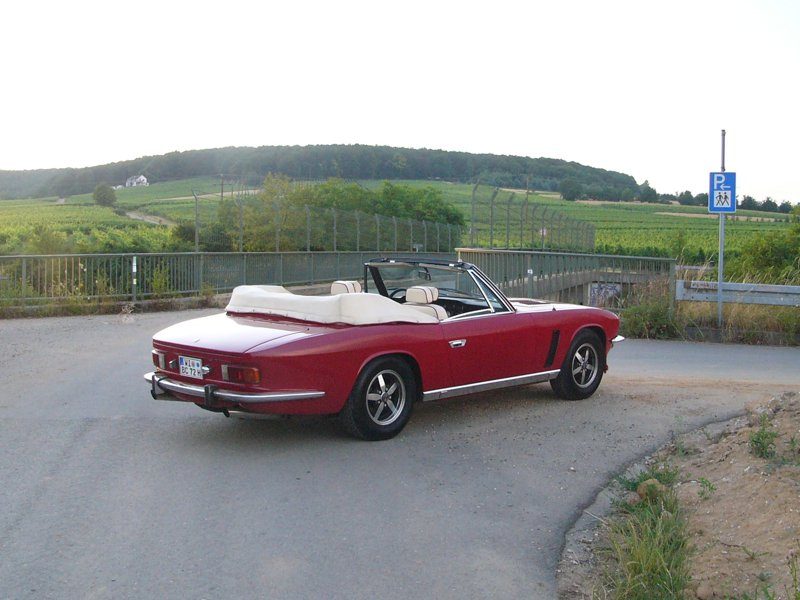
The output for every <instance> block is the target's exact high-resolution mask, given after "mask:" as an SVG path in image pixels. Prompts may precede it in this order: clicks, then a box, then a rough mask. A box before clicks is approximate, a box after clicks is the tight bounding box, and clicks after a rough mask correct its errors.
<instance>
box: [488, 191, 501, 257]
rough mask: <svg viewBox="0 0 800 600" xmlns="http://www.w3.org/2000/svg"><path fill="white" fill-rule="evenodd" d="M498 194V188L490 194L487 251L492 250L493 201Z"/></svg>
mask: <svg viewBox="0 0 800 600" xmlns="http://www.w3.org/2000/svg"><path fill="white" fill-rule="evenodd" d="M499 192H500V188H499V187H496V188H494V191H493V192H492V199H491V200H489V249H490V250H491V249H492V248H494V199H495V198H497V194H498V193H499Z"/></svg>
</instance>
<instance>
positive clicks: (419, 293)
mask: <svg viewBox="0 0 800 600" xmlns="http://www.w3.org/2000/svg"><path fill="white" fill-rule="evenodd" d="M438 298H439V288H435V287H431V286H429V285H415V286H413V287H410V288H408V289H407V290H406V302H414V303H415V304H430V303H431V302H436V300H437V299H438Z"/></svg>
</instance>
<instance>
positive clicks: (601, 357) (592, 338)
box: [550, 330, 606, 400]
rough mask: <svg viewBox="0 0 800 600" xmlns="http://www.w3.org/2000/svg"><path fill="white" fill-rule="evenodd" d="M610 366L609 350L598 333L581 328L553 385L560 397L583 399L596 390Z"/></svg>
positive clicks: (551, 385)
mask: <svg viewBox="0 0 800 600" xmlns="http://www.w3.org/2000/svg"><path fill="white" fill-rule="evenodd" d="M605 367H606V353H605V349H604V348H603V344H602V342H601V341H600V338H599V337H598V335H597V334H596V333H594V332H593V331H589V330H584V331H581V332H580V333H579V334H578V335H577V336H576V337H575V339H574V340H573V342H572V344H571V345H570V347H569V351H568V352H567V356H566V358H565V359H564V364H562V365H561V372H560V373H559V374H558V377H556V378H555V379H551V380H550V387H552V388H553V391H554V392H555V393H556V395H557V396H558V397H559V398H563V399H565V400H583V399H584V398H588V397H589V396H591V395H592V394H594V393H595V391H596V390H597V388H598V386H599V385H600V380H601V379H603V371H605Z"/></svg>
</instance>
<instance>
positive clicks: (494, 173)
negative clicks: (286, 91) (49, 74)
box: [0, 145, 639, 198]
mask: <svg viewBox="0 0 800 600" xmlns="http://www.w3.org/2000/svg"><path fill="white" fill-rule="evenodd" d="M268 173H281V174H284V175H287V176H289V177H292V178H294V179H304V180H324V179H327V178H329V177H339V178H343V179H354V180H355V179H445V180H449V181H461V182H469V181H475V180H477V179H478V178H480V181H481V183H483V184H488V185H499V186H502V187H523V188H524V187H525V185H526V180H527V182H528V185H530V187H531V188H535V189H539V190H557V189H558V188H559V185H560V184H561V182H562V181H565V180H569V181H570V182H573V183H578V184H580V185H581V186H583V187H587V188H588V187H591V188H592V189H595V190H598V191H600V192H601V193H600V194H597V195H598V196H600V197H604V198H605V197H608V198H611V197H616V198H621V197H624V196H633V195H635V194H638V190H639V188H638V186H637V185H636V181H635V180H634V178H633V177H631V176H630V175H626V174H624V173H617V172H614V171H606V170H604V169H597V168H594V167H588V166H585V165H580V164H578V163H575V162H567V161H564V160H559V159H553V158H527V157H522V156H498V155H493V154H469V153H467V152H448V151H444V150H427V149H421V150H416V149H408V148H391V147H387V146H362V145H350V146H345V145H332V146H261V147H259V148H217V149H211V150H190V151H187V152H171V153H169V154H164V155H160V156H144V157H141V158H137V159H134V160H128V161H123V162H117V163H111V164H107V165H99V166H95V167H86V168H82V169H39V170H31V171H0V198H36V197H44V196H71V195H74V194H85V193H87V192H91V191H92V190H93V189H94V187H95V186H96V185H97V184H98V183H108V184H111V185H115V184H122V183H124V182H125V179H127V178H128V177H130V176H131V175H140V174H141V175H145V176H146V177H147V179H148V180H149V181H150V182H151V183H155V182H163V181H171V180H176V179H186V178H189V177H201V176H212V177H219V176H220V175H224V176H225V178H226V179H228V180H230V179H234V180H240V181H243V182H245V183H248V184H260V183H261V182H262V181H263V180H264V177H265V175H267V174H268Z"/></svg>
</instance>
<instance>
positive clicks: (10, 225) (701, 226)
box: [0, 178, 788, 262]
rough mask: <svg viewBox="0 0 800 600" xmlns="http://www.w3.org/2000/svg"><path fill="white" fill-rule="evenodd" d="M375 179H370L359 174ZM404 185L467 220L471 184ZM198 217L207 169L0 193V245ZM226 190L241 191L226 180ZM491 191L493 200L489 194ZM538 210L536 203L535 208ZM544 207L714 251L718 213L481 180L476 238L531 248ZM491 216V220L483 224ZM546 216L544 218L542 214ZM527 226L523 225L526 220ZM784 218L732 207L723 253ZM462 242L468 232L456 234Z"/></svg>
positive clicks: (623, 232)
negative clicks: (39, 192)
mask: <svg viewBox="0 0 800 600" xmlns="http://www.w3.org/2000/svg"><path fill="white" fill-rule="evenodd" d="M360 183H361V185H362V186H364V187H367V188H373V189H374V188H377V187H379V186H380V185H381V182H379V181H362V182H360ZM402 183H405V184H407V185H410V186H414V187H424V186H431V187H433V188H435V189H437V190H439V191H440V192H441V193H442V195H443V197H444V199H445V200H447V201H449V202H451V203H452V204H453V205H455V206H456V207H457V208H458V209H459V210H460V211H461V212H462V213H463V214H464V216H465V219H466V221H467V223H469V221H470V218H471V215H472V211H473V207H472V198H473V186H471V185H469V184H455V183H448V182H443V181H404V182H402ZM193 191H196V192H198V193H200V194H202V195H201V196H200V199H199V202H198V212H199V221H200V223H201V225H210V224H213V223H215V222H216V221H217V208H218V206H219V198H220V194H219V191H220V181H219V179H213V178H199V179H187V180H182V181H174V182H166V183H157V184H153V185H151V186H149V187H140V188H128V189H121V190H117V202H116V206H115V208H114V209H112V208H106V207H100V206H96V205H94V204H93V202H92V197H91V195H90V194H84V195H80V196H72V197H69V198H67V199H66V200H64V201H63V203H59V200H57V199H56V198H43V199H37V200H4V201H0V254H15V253H33V254H40V253H62V252H89V253H91V252H132V251H135V252H164V251H180V250H191V248H190V247H187V246H186V243H185V241H181V240H180V239H176V238H175V236H172V235H171V228H170V227H169V226H168V225H158V224H152V223H145V222H142V221H141V220H135V219H133V218H130V217H129V216H126V213H131V212H135V213H138V214H140V215H142V214H143V215H152V216H155V217H158V218H161V219H163V220H164V221H163V222H164V223H166V224H170V223H175V222H181V221H183V222H192V223H193V222H194V220H195V200H194V197H193V195H192V192H193ZM224 193H225V197H226V198H230V197H234V196H235V195H236V194H239V193H242V190H241V189H238V190H237V189H236V188H235V186H233V185H232V184H229V183H226V184H225V190H224ZM492 196H494V200H492ZM537 211H538V212H537ZM544 211H549V214H551V215H552V214H563V215H565V216H566V217H569V218H572V219H576V220H580V221H585V222H588V223H591V224H593V225H594V227H595V232H594V235H595V250H596V251H598V252H602V253H608V254H626V255H643V256H672V257H675V256H678V255H682V256H683V258H684V259H685V260H686V261H687V262H703V261H704V260H706V259H709V258H713V257H714V256H715V254H716V248H717V228H718V221H717V219H715V218H709V217H708V215H707V211H706V210H705V208H703V207H692V206H677V205H664V204H635V203H617V202H603V203H598V202H581V201H578V202H567V201H564V200H561V199H560V197H559V196H558V195H557V194H553V193H549V192H548V193H538V192H537V193H530V194H527V195H526V193H525V191H524V190H496V192H495V189H493V188H490V187H488V186H480V187H479V188H478V189H477V190H476V192H475V209H474V214H475V221H476V222H475V228H474V229H475V233H474V234H475V244H476V245H480V246H484V247H486V246H489V245H490V243H491V245H493V246H494V247H504V246H505V245H506V242H507V241H508V245H509V246H511V247H512V248H531V247H534V248H535V247H539V244H540V243H542V245H544V244H545V243H547V241H548V240H547V235H542V232H541V231H540V230H539V228H538V226H536V223H537V221H536V219H538V218H540V215H541V214H542V212H544ZM490 223H493V227H490ZM543 223H544V224H545V225H547V222H545V221H543ZM533 227H535V230H533V231H532V228H533ZM787 227H788V225H787V218H786V217H785V216H783V215H776V214H775V213H763V212H758V211H739V212H738V213H737V215H736V217H735V218H733V219H729V222H728V225H727V228H726V252H729V253H730V254H731V256H735V255H736V254H737V253H738V252H739V249H740V248H741V247H742V245H743V244H744V243H745V242H746V241H748V240H751V239H753V238H755V237H759V236H763V235H765V234H766V233H768V232H770V231H780V230H785V229H786V228H787ZM462 242H463V243H464V244H468V243H469V242H470V236H469V233H465V235H464V237H463V238H462Z"/></svg>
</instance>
